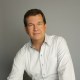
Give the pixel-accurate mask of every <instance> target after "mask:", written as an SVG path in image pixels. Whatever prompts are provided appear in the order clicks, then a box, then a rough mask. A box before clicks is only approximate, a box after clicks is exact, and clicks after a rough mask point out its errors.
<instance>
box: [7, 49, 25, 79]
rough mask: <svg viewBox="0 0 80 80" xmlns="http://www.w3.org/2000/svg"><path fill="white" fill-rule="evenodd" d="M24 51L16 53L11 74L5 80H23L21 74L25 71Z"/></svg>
mask: <svg viewBox="0 0 80 80" xmlns="http://www.w3.org/2000/svg"><path fill="white" fill-rule="evenodd" d="M24 53H25V52H24V50H23V49H21V50H19V51H18V53H17V55H16V56H15V58H14V62H13V66H12V70H11V73H10V74H9V76H8V77H7V80H23V73H24V70H25V55H24Z"/></svg>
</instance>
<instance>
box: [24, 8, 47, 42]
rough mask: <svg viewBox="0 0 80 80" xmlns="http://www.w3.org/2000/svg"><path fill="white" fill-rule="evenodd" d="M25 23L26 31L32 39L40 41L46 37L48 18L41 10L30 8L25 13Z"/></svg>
mask: <svg viewBox="0 0 80 80" xmlns="http://www.w3.org/2000/svg"><path fill="white" fill-rule="evenodd" d="M24 25H25V29H26V32H27V34H28V35H29V37H30V39H31V40H32V41H36V40H37V41H40V40H43V39H44V37H45V32H46V20H45V16H44V14H43V13H42V11H41V10H39V9H31V10H28V11H27V12H26V13H25V15H24Z"/></svg>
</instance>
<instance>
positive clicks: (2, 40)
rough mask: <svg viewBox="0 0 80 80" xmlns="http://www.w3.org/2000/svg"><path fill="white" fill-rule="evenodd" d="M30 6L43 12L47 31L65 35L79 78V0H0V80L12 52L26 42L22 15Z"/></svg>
mask: <svg viewBox="0 0 80 80" xmlns="http://www.w3.org/2000/svg"><path fill="white" fill-rule="evenodd" d="M31 8H39V9H41V10H42V11H43V12H44V14H45V16H46V19H47V33H48V34H51V35H52V34H55V35H60V36H63V37H64V38H65V39H66V41H67V43H68V46H69V49H70V52H71V56H72V60H73V64H74V69H75V74H76V80H80V63H79V61H80V36H79V34H80V0H0V80H6V78H7V76H8V74H9V73H10V71H11V67H12V63H13V58H14V56H15V55H16V53H17V51H18V50H19V49H20V48H21V47H22V46H23V45H24V44H25V43H26V42H28V35H27V34H26V32H25V30H24V24H23V15H24V13H25V12H26V11H27V10H28V9H31ZM24 78H25V77H24ZM25 80H26V79H25ZM28 80H29V79H28Z"/></svg>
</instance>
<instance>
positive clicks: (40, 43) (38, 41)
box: [31, 38, 44, 51]
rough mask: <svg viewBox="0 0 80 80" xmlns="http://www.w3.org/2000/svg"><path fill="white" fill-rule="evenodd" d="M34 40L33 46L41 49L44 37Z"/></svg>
mask: <svg viewBox="0 0 80 80" xmlns="http://www.w3.org/2000/svg"><path fill="white" fill-rule="evenodd" d="M31 41H32V47H33V48H35V49H36V50H38V51H40V49H41V46H42V44H43V42H44V38H43V39H41V40H31Z"/></svg>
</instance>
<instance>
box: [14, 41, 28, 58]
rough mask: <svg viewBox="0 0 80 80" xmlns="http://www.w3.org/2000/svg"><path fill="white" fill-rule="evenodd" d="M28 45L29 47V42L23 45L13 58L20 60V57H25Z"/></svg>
mask: <svg viewBox="0 0 80 80" xmlns="http://www.w3.org/2000/svg"><path fill="white" fill-rule="evenodd" d="M28 45H29V42H28V43H25V44H24V45H23V46H22V47H21V48H20V49H19V50H18V52H17V53H16V55H15V58H22V57H24V56H25V55H27V52H28Z"/></svg>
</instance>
